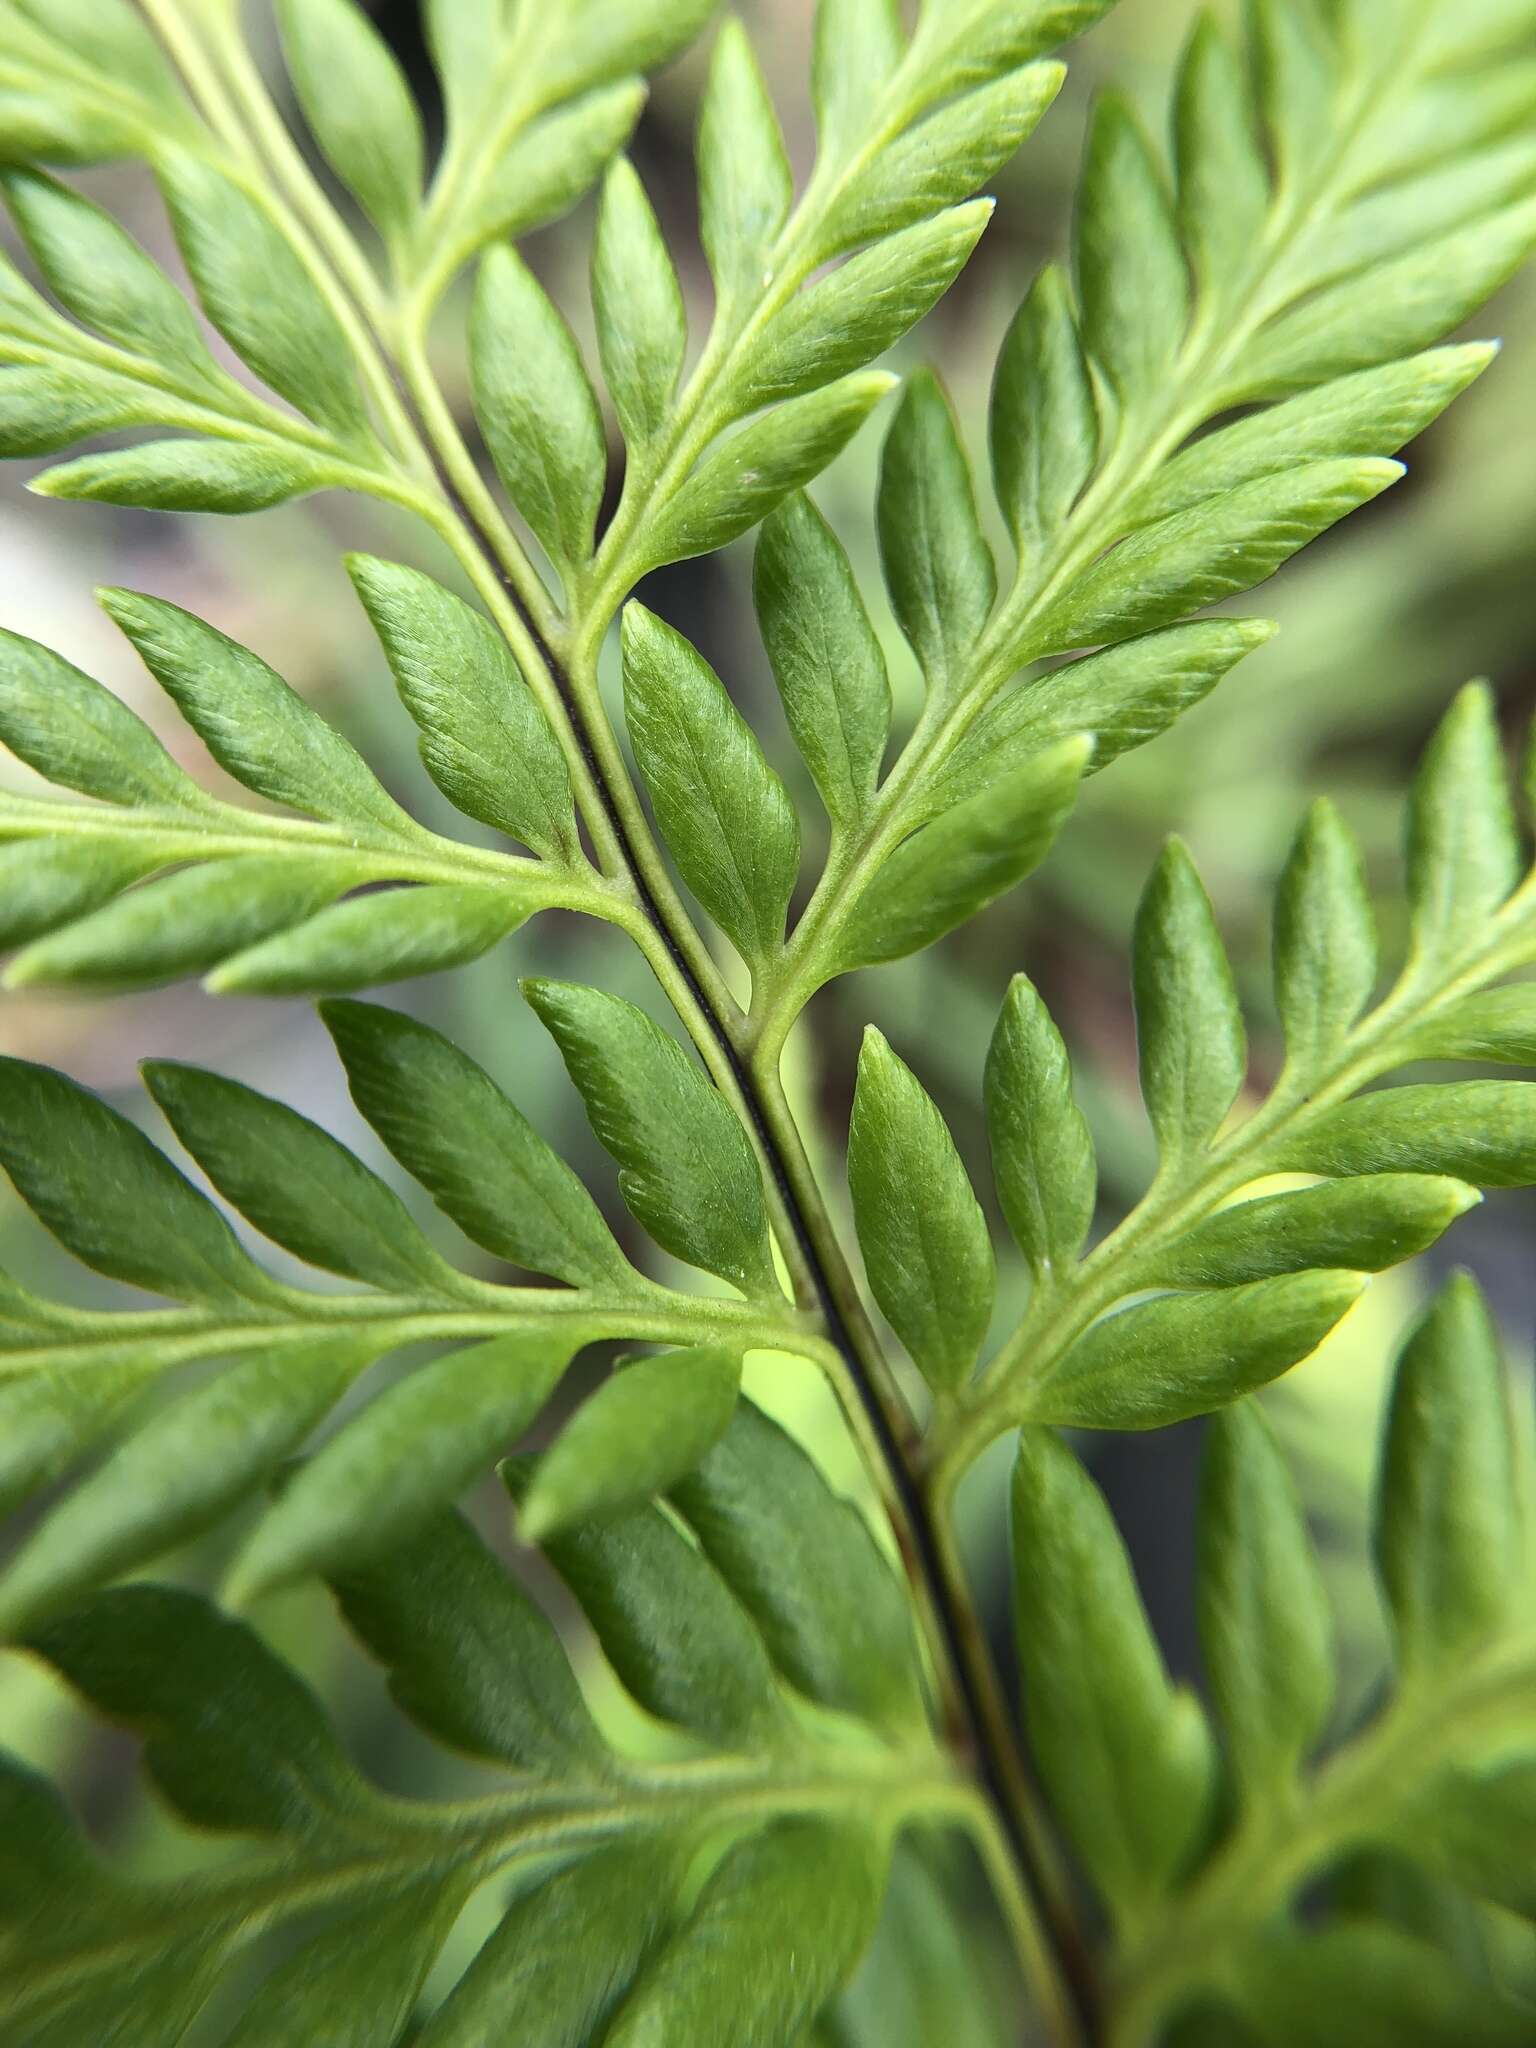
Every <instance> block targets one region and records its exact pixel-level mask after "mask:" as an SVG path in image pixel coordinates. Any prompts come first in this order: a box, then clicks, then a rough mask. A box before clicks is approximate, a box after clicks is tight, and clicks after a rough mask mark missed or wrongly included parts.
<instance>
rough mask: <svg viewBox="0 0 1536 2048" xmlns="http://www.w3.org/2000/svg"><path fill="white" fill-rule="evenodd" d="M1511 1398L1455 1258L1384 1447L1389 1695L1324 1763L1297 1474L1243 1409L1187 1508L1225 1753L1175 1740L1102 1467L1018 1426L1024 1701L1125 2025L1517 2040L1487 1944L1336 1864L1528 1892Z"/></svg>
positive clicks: (1532, 1673) (1324, 1639)
mask: <svg viewBox="0 0 1536 2048" xmlns="http://www.w3.org/2000/svg"><path fill="white" fill-rule="evenodd" d="M1511 1396H1512V1389H1511V1387H1510V1385H1509V1384H1508V1382H1507V1379H1506V1376H1505V1373H1504V1370H1503V1367H1502V1363H1501V1361H1500V1358H1499V1353H1498V1345H1497V1340H1496V1338H1495V1336H1494V1333H1493V1329H1492V1326H1491V1323H1490V1320H1489V1317H1488V1312H1487V1309H1486V1306H1485V1305H1484V1303H1483V1301H1482V1299H1481V1296H1480V1295H1479V1293H1478V1290H1477V1288H1476V1287H1475V1285H1474V1284H1473V1283H1472V1282H1471V1281H1470V1280H1469V1279H1467V1278H1465V1277H1461V1278H1458V1279H1455V1280H1453V1281H1451V1282H1450V1283H1449V1285H1448V1286H1447V1287H1446V1288H1445V1289H1444V1291H1443V1292H1442V1293H1441V1295H1440V1297H1439V1298H1438V1300H1437V1301H1436V1303H1435V1305H1434V1307H1433V1308H1432V1309H1431V1310H1430V1312H1429V1314H1428V1315H1427V1317H1426V1318H1425V1320H1424V1321H1423V1323H1422V1325H1421V1326H1420V1328H1419V1329H1418V1331H1417V1332H1416V1333H1415V1334H1414V1335H1413V1337H1412V1338H1411V1340H1410V1341H1409V1343H1408V1345H1407V1347H1406V1349H1405V1351H1404V1352H1403V1355H1402V1359H1401V1362H1400V1364H1399V1366H1398V1369H1397V1379H1396V1391H1395V1394H1394V1397H1393V1402H1392V1409H1391V1419H1390V1424H1389V1428H1388V1433H1387V1442H1386V1447H1385V1451H1384V1466H1383V1479H1382V1488H1381V1496H1380V1504H1379V1508H1378V1514H1377V1532H1378V1533H1377V1558H1378V1568H1379V1571H1380V1574H1381V1581H1382V1587H1383V1591H1384V1593H1385V1596H1386V1600H1387V1604H1388V1607H1389V1610H1390V1612H1391V1616H1392V1621H1393V1627H1394V1634H1395V1641H1396V1662H1397V1676H1396V1684H1395V1689H1394V1693H1393V1696H1392V1697H1391V1698H1390V1699H1389V1700H1387V1701H1386V1702H1385V1703H1384V1704H1383V1705H1381V1706H1380V1707H1379V1708H1378V1709H1377V1710H1376V1711H1375V1713H1374V1714H1373V1716H1372V1718H1371V1719H1369V1720H1368V1721H1367V1722H1366V1723H1365V1725H1364V1726H1363V1727H1361V1728H1359V1729H1356V1730H1353V1731H1351V1732H1350V1733H1349V1734H1348V1735H1347V1737H1346V1738H1345V1740H1344V1741H1343V1743H1342V1745H1340V1746H1337V1747H1335V1748H1334V1749H1332V1751H1331V1752H1328V1753H1325V1754H1324V1755H1323V1756H1322V1758H1321V1759H1320V1760H1319V1759H1317V1757H1316V1752H1317V1750H1318V1748H1319V1745H1320V1743H1321V1742H1322V1739H1323V1735H1324V1731H1325V1729H1326V1727H1327V1724H1328V1721H1329V1715H1330V1707H1331V1704H1332V1696H1333V1687H1334V1664H1333V1654H1334V1653H1333V1644H1332V1640H1331V1624H1330V1619H1329V1616H1328V1612H1327V1606H1326V1601H1325V1599H1324V1596H1323V1591H1322V1586H1321V1582H1320V1579H1319V1574H1318V1565H1317V1560H1316V1556H1315V1554H1314V1551H1313V1548H1312V1542H1311V1538H1310V1536H1309V1534H1308V1532H1307V1528H1306V1524H1305V1521H1304V1518H1303V1515H1302V1511H1301V1506H1300V1502H1299V1500H1298V1497H1297V1493H1296V1488H1295V1484H1294V1482H1293V1480H1292V1478H1291V1475H1290V1473H1289V1471H1288V1470H1287V1468H1286V1465H1285V1461H1284V1458H1283V1456H1282V1454H1281V1452H1280V1450H1279V1449H1278V1447H1277V1444H1276V1442H1275V1439H1274V1437H1273V1434H1272V1433H1271V1431H1270V1429H1269V1428H1268V1425H1267V1424H1266V1422H1265V1421H1264V1419H1263V1417H1262V1415H1261V1414H1260V1413H1259V1412H1258V1411H1257V1409H1256V1407H1255V1405H1254V1404H1252V1403H1245V1404H1243V1405H1241V1406H1239V1407H1237V1408H1234V1409H1232V1410H1230V1411H1228V1412H1227V1413H1226V1414H1224V1415H1223V1416H1222V1417H1221V1418H1220V1419H1219V1421H1218V1422H1217V1423H1216V1424H1215V1425H1214V1426H1213V1430H1212V1435H1211V1438H1210V1442H1209V1446H1208V1449H1207V1454H1206V1474H1205V1486H1204V1491H1203V1496H1202V1501H1201V1507H1200V1542H1201V1565H1200V1587H1199V1593H1200V1621H1201V1637H1202V1642H1203V1646H1204V1652H1205V1663H1206V1670H1207V1675H1208V1678H1209V1681H1210V1690H1211V1696H1212V1703H1213V1709H1214V1715H1215V1720H1216V1723H1217V1726H1218V1728H1219V1730H1220V1736H1221V1743H1222V1753H1223V1755H1224V1764H1215V1751H1214V1750H1213V1749H1212V1748H1211V1747H1210V1739H1209V1737H1203V1738H1202V1739H1203V1740H1204V1741H1205V1743H1206V1745H1207V1746H1206V1748H1205V1749H1204V1751H1203V1752H1202V1751H1201V1749H1200V1745H1199V1743H1198V1742H1195V1741H1194V1739H1193V1736H1192V1735H1189V1736H1176V1729H1177V1725H1178V1724H1177V1721H1176V1719H1175V1718H1174V1715H1173V1712H1172V1709H1173V1708H1174V1707H1176V1706H1177V1705H1178V1704H1179V1703H1180V1696H1178V1695H1174V1694H1170V1693H1169V1691H1168V1686H1167V1680H1166V1677H1165V1675H1164V1674H1163V1672H1162V1669H1161V1664H1160V1661H1159V1660H1158V1659H1157V1655H1156V1652H1155V1650H1153V1649H1152V1647H1151V1639H1150V1635H1149V1633H1148V1630H1147V1624H1146V1619H1145V1616H1144V1614H1143V1613H1142V1611H1141V1607H1140V1602H1139V1599H1138V1596H1137V1594H1136V1592H1135V1588H1134V1584H1133V1582H1132V1580H1131V1577H1130V1573H1129V1567H1128V1563H1127V1560H1126V1558H1125V1555H1124V1552H1123V1550H1122V1548H1121V1546H1120V1541H1119V1538H1118V1537H1117V1536H1116V1534H1115V1532H1114V1527H1113V1524H1112V1522H1111V1520H1110V1518H1109V1514H1108V1510H1107V1509H1106V1507H1105V1506H1104V1503H1103V1502H1102V1500H1101V1499H1100V1498H1099V1496H1098V1494H1097V1492H1096V1490H1095V1488H1094V1487H1093V1485H1092V1482H1091V1481H1090V1480H1089V1479H1088V1477H1087V1476H1086V1474H1085V1473H1084V1472H1083V1471H1082V1469H1081V1468H1080V1467H1079V1466H1078V1465H1077V1463H1076V1460H1075V1459H1074V1458H1073V1457H1072V1454H1071V1453H1070V1452H1069V1451H1068V1450H1067V1449H1066V1448H1065V1447H1064V1446H1063V1445H1062V1444H1061V1443H1060V1442H1059V1441H1057V1440H1055V1439H1054V1438H1052V1437H1051V1436H1050V1434H1049V1433H1048V1432H1045V1431H1039V1430H1027V1431H1026V1432H1025V1439H1024V1447H1023V1451H1022V1454H1021V1457H1020V1462H1019V1466H1018V1470H1017V1473H1016V1476H1015V1482H1014V1541H1015V1569H1016V1573H1017V1587H1018V1619H1019V1646H1020V1655H1021V1657H1022V1660H1023V1669H1024V1683H1025V1694H1026V1700H1025V1704H1026V1712H1027V1715H1028V1717H1029V1720H1030V1724H1031V1728H1032V1730H1033V1732H1034V1734H1035V1739H1036V1748H1037V1754H1038V1756H1039V1759H1040V1764H1041V1768H1042V1771H1043V1772H1044V1773H1045V1776H1046V1779H1047V1784H1048V1787H1049V1790H1050V1792H1051V1796H1052V1798H1053V1799H1054V1800H1055V1801H1056V1803H1057V1806H1058V1810H1059V1812H1060V1814H1061V1817H1062V1819H1063V1821H1064V1823H1065V1824H1066V1825H1067V1826H1068V1828H1069V1829H1070V1830H1071V1832H1072V1834H1073V1838H1074V1840H1075V1841H1076V1843H1077V1846H1078V1848H1079V1851H1080V1853H1081V1854H1082V1855H1083V1857H1084V1860H1085V1862H1086V1863H1087V1865H1088V1867H1089V1869H1090V1870H1091V1872H1092V1874H1093V1877H1094V1880H1095V1883H1096V1884H1097V1885H1098V1886H1099V1888H1100V1889H1101V1891H1102V1892H1103V1893H1104V1895H1105V1896H1106V1898H1107V1900H1108V1902H1109V1903H1110V1905H1111V1907H1112V1908H1113V1910H1114V1913H1115V1917H1116V1921H1117V1925H1118V1930H1119V1940H1118V1954H1117V1958H1116V1961H1115V1964H1114V1970H1113V1981H1114V1985H1115V1991H1114V2005H1113V2013H1112V2017H1111V2021H1110V2035H1111V2038H1113V2039H1114V2040H1116V2041H1121V2040H1123V2041H1126V2042H1132V2041H1137V2042H1139V2041H1144V2040H1149V2039H1152V2038H1154V2037H1158V2036H1160V2034H1161V2030H1162V2029H1163V2028H1164V2027H1165V2026H1166V2025H1167V2024H1168V2023H1169V2022H1170V2021H1172V2020H1174V2019H1176V2018H1177V2017H1179V2016H1180V2015H1181V2014H1187V2015H1188V2016H1189V2017H1190V2018H1191V2020H1192V2019H1193V2015H1194V2011H1195V2009H1197V2008H1198V2009H1199V2010H1200V2011H1201V2013H1202V2014H1204V2016H1205V2017H1204V2023H1205V2024H1207V2025H1209V2026H1211V2027H1212V2028H1214V2029H1215V2030H1216V2031H1215V2032H1214V2033H1213V2034H1212V2035H1211V2038H1226V2039H1241V2040H1243V2041H1244V2042H1246V2041H1248V2040H1250V2039H1252V2040H1253V2041H1255V2042H1258V2043H1264V2044H1267V2043H1271V2042H1273V2043H1274V2044H1275V2048H1281V2044H1282V2043H1290V2042H1294V2041H1301V2040H1305V2041H1307V2042H1309V2043H1310V2042H1314V2041H1315V2042H1318V2043H1319V2044H1328V2048H1331V2044H1334V2043H1337V2044H1339V2048H1343V2044H1345V2043H1352V2042H1359V2041H1363V2040H1382V2041H1387V2040H1390V2039H1403V2040H1409V2039H1411V2040H1434V2041H1439V2040H1446V2041H1449V2040H1451V2039H1452V2038H1453V2037H1454V2036H1455V2034H1456V2033H1457V2032H1458V2030H1459V2033H1460V2038H1462V2039H1472V2040H1476V2041H1479V2042H1483V2041H1487V2042H1490V2043H1493V2042H1503V2041H1509V2042H1515V2041H1518V2040H1521V2039H1522V2038H1524V2035H1525V2033H1526V2032H1527V2031H1528V2024H1529V2022H1528V2015H1527V2014H1526V2013H1525V2011H1524V2009H1523V2007H1522V2005H1521V2004H1520V2002H1519V2000H1518V1999H1517V1998H1516V1997H1514V1996H1513V1995H1511V1994H1510V1992H1508V1991H1507V1990H1506V1989H1505V1988H1504V1987H1502V1986H1501V1985H1500V1984H1499V1983H1498V1982H1497V1980H1496V1978H1495V1977H1494V1976H1493V1975H1491V1974H1489V1973H1487V1972H1481V1971H1479V1970H1478V1969H1477V1967H1476V1963H1475V1960H1474V1958H1473V1956H1472V1955H1471V1954H1469V1953H1465V1952H1464V1953H1462V1954H1460V1955H1457V1954H1456V1953H1454V1952H1452V1951H1451V1950H1450V1949H1449V1948H1448V1947H1447V1946H1444V1945H1442V1944H1440V1943H1439V1942H1437V1941H1436V1940H1435V1939H1434V1937H1433V1934H1432V1932H1431V1931H1430V1930H1429V1929H1428V1928H1426V1927H1423V1926H1420V1927H1419V1928H1417V1929H1414V1930H1410V1929H1409V1928H1407V1927H1405V1926H1403V1925H1401V1924H1398V1923H1396V1922H1395V1921H1394V1920H1393V1918H1392V1917H1391V1915H1390V1912H1388V1911H1385V1910H1383V1909H1381V1908H1379V1907H1378V1908H1377V1909H1375V1910H1371V1909H1370V1908H1369V1907H1367V1906H1363V1905H1361V1904H1359V1903H1354V1902H1352V1897H1351V1894H1350V1893H1349V1891H1348V1889H1347V1888H1346V1886H1345V1882H1344V1876H1343V1873H1344V1870H1345V1866H1346V1865H1347V1864H1348V1862H1349V1860H1350V1859H1351V1858H1360V1857H1362V1856H1365V1855H1374V1856H1377V1857H1386V1858H1388V1859H1391V1860H1392V1861H1393V1862H1394V1863H1396V1864H1398V1865H1406V1866H1407V1867H1408V1868H1409V1869H1410V1871H1412V1872H1416V1873H1417V1875H1418V1881H1419V1882H1420V1883H1422V1884H1425V1885H1428V1886H1430V1887H1442V1888H1445V1890H1446V1892H1447V1894H1448V1896H1449V1897H1450V1898H1451V1899H1453V1900H1456V1899H1459V1900H1461V1901H1463V1902H1467V1903H1470V1902H1486V1903H1488V1904H1492V1905H1495V1906H1499V1907H1503V1908H1507V1909H1509V1910H1511V1911H1513V1912H1516V1913H1520V1914H1528V1913H1529V1912H1530V1910H1531V1904H1532V1899H1531V1890H1530V1885H1529V1881H1528V1872H1529V1840H1530V1813H1531V1808H1530V1796H1531V1793H1530V1788H1531V1784H1532V1770H1533V1767H1536V1748H1533V1742H1536V1720H1533V1706H1532V1703H1533V1701H1536V1661H1533V1660H1536V1642H1533V1640H1532V1637H1531V1631H1530V1603H1531V1592H1532V1579H1531V1561H1530V1548H1529V1542H1528V1525H1527V1521H1526V1517H1527V1515H1528V1510H1529V1500H1528V1498H1527V1495H1526V1492H1525V1491H1524V1490H1523V1487H1522V1482H1521V1479H1520V1477H1519V1470H1520V1467H1519V1458H1518V1453H1517V1449H1516V1433H1515V1429H1514V1425H1513V1420H1512V1414H1511V1408H1510V1401H1511ZM1074 1616H1076V1617H1079V1618H1080V1619H1081V1621H1082V1624H1083V1625H1082V1626H1080V1627H1077V1628H1074V1627H1072V1626H1071V1623H1070V1617H1074ZM1182 1705H1183V1707H1184V1708H1185V1709H1186V1710H1188V1711H1189V1713H1190V1714H1191V1715H1193V1714H1194V1709H1193V1707H1192V1703H1191V1702H1190V1701H1189V1700H1187V1699H1184V1700H1183V1701H1182ZM1196 1718H1197V1717H1196ZM1085 1730H1086V1731H1091V1735H1090V1736H1087V1737H1085ZM1085 1739H1092V1740H1093V1741H1094V1744H1095V1750H1094V1753H1095V1756H1096V1758H1097V1759H1098V1761H1097V1766H1096V1768H1095V1770H1093V1771H1087V1770H1085V1769H1084V1767H1083V1766H1084V1756H1083V1747H1082V1745H1083V1742H1084V1740H1085ZM1180 1754H1183V1755H1185V1756H1187V1757H1188V1758H1189V1760H1190V1765H1189V1767H1190V1768H1194V1759H1195V1757H1196V1756H1200V1755H1203V1764H1202V1766H1201V1769H1202V1771H1203V1775H1204V1778H1205V1780H1206V1782H1207V1783H1208V1784H1209V1782H1210V1779H1211V1774H1212V1767H1213V1764H1215V1767H1216V1768H1217V1769H1219V1770H1221V1772H1222V1775H1223V1778H1224V1783H1223V1784H1222V1787H1221V1805H1220V1818H1219V1820H1218V1819H1215V1818H1213V1816H1212V1809H1211V1806H1210V1803H1209V1802H1210V1794H1209V1792H1207V1793H1206V1794H1205V1795H1204V1800H1203V1803H1202V1802H1196V1804H1195V1805H1193V1806H1192V1805H1191V1803H1190V1799H1189V1794H1188V1791H1187V1790H1181V1781H1180V1778H1179V1775H1178V1771H1177V1770H1176V1769H1175V1767H1174V1763H1173V1758H1175V1757H1176V1756H1178V1755H1180ZM1197 1775H1198V1774H1197ZM1202 1816H1203V1817H1202ZM1160 1859H1161V1860H1160ZM1309 1891H1310V1892H1311V1893H1312V1896H1313V1904H1312V1906H1311V1907H1304V1905H1303V1903H1302V1902H1303V1897H1304V1895H1305V1894H1307V1893H1308V1892H1309ZM1330 1893H1331V1894H1332V1897H1331V1902H1330ZM1319 1901H1321V1902H1322V1903H1321V1904H1319ZM1475 1939H1476V1936H1475V1934H1474V1940H1475ZM1174 2038H1178V2039H1182V2038H1184V2037H1183V2036H1182V2035H1177V2034H1176V2035H1175V2036H1174ZM1190 2038H1191V2039H1200V2038H1204V2037H1203V2036H1200V2035H1198V2034H1194V2033H1192V2034H1191V2035H1190Z"/></svg>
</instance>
